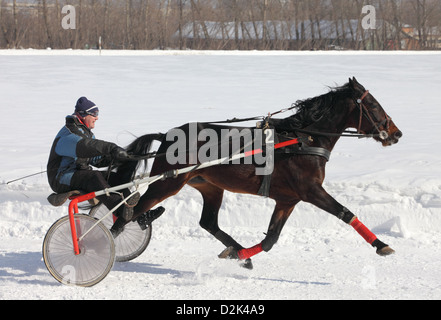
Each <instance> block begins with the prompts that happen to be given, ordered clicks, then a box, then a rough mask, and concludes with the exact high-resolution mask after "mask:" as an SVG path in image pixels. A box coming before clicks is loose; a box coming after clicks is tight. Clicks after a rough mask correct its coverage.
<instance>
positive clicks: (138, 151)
mask: <svg viewBox="0 0 441 320" xmlns="http://www.w3.org/2000/svg"><path fill="white" fill-rule="evenodd" d="M164 136H165V135H164V134H163V133H151V134H146V135H144V136H142V137H139V138H137V139H136V140H135V141H133V142H132V143H131V144H130V145H129V146H128V147H127V148H126V150H127V152H128V153H131V154H133V155H137V156H142V155H145V154H147V153H149V152H150V149H151V148H152V144H153V141H159V142H161V141H162V139H163V138H164Z"/></svg>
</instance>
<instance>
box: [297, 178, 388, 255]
mask: <svg viewBox="0 0 441 320" xmlns="http://www.w3.org/2000/svg"><path fill="white" fill-rule="evenodd" d="M305 201H307V202H309V203H311V204H314V205H315V206H317V207H319V208H320V209H322V210H325V211H327V212H329V213H331V214H332V215H334V216H336V217H337V218H338V219H340V220H342V221H343V222H345V223H347V224H349V225H350V226H351V227H353V228H354V229H355V231H357V232H358V233H359V234H360V235H361V236H362V237H363V239H365V240H366V242H368V243H369V244H370V245H372V246H373V247H375V248H377V254H379V255H381V256H387V255H390V254H392V253H394V252H395V251H394V250H392V249H391V248H390V247H389V246H388V245H387V244H385V243H383V242H382V241H380V240H379V239H378V238H377V236H376V235H375V234H373V233H372V232H371V231H370V230H369V229H368V228H367V227H366V226H365V225H364V224H363V223H362V222H361V221H360V220H359V219H358V218H357V217H356V216H355V215H354V214H353V213H352V212H351V211H349V209H347V208H346V207H344V206H343V205H341V204H340V203H338V201H337V200H335V199H334V198H333V197H332V196H330V195H329V194H328V193H327V192H326V191H325V189H323V187H322V186H318V187H316V188H314V189H313V190H309V192H308V195H307V197H306V199H305Z"/></svg>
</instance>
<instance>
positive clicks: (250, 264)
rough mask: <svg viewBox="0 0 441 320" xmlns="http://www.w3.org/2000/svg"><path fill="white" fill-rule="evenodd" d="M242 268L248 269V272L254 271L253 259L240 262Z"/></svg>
mask: <svg viewBox="0 0 441 320" xmlns="http://www.w3.org/2000/svg"><path fill="white" fill-rule="evenodd" d="M240 266H241V267H242V268H245V269H248V270H253V262H252V261H251V259H246V260H241V261H240Z"/></svg>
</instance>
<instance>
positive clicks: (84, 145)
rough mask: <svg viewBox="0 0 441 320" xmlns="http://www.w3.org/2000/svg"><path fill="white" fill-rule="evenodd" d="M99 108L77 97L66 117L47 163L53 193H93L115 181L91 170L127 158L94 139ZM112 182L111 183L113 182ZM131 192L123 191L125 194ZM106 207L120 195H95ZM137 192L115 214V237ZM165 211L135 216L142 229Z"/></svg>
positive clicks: (127, 218)
mask: <svg viewBox="0 0 441 320" xmlns="http://www.w3.org/2000/svg"><path fill="white" fill-rule="evenodd" d="M98 115H99V109H98V107H97V106H96V105H95V103H93V102H92V101H90V100H88V99H87V98H86V97H81V98H79V99H78V101H77V103H76V105H75V111H74V113H73V114H72V115H68V116H67V117H66V125H65V126H64V127H63V128H62V129H61V130H60V131H59V132H58V134H57V136H56V137H55V140H54V142H53V144H52V149H51V151H50V155H49V161H48V164H47V176H48V180H49V184H50V186H51V188H52V190H53V191H54V192H56V193H66V192H69V191H73V190H82V191H84V192H87V193H89V192H95V191H98V190H104V189H106V188H110V187H111V185H117V184H118V177H117V174H116V173H112V175H111V177H110V180H109V181H110V183H109V182H107V180H106V179H105V176H104V175H105V173H104V172H102V171H98V170H92V167H91V166H94V167H97V168H101V167H107V166H109V165H110V163H111V161H112V159H115V160H117V161H128V160H129V155H128V153H127V151H126V150H125V149H123V148H121V147H119V146H118V145H116V144H114V143H112V142H106V141H103V140H98V139H95V135H94V134H93V133H92V131H91V130H92V129H94V128H95V123H96V121H98V119H99V118H98ZM113 182H114V183H113ZM129 194H130V191H129V190H128V189H126V190H123V195H124V197H127V196H128V195H129ZM97 198H98V200H100V201H101V202H102V203H103V204H104V205H105V206H106V207H107V208H108V209H109V210H111V209H112V208H114V207H115V206H116V205H118V204H119V203H120V202H121V201H122V198H121V195H119V194H115V193H111V194H110V195H109V196H107V195H103V196H99V197H97ZM139 198H140V195H139V193H138V194H136V195H134V196H132V197H131V198H130V199H129V200H127V202H126V204H125V205H124V206H121V207H119V208H118V209H117V210H116V212H115V213H114V214H115V215H116V216H117V217H118V219H117V221H116V222H115V224H114V226H113V227H112V229H111V231H112V234H113V235H114V237H116V236H118V234H119V233H120V232H121V231H122V228H121V226H123V225H124V224H125V223H126V222H128V221H130V220H131V219H132V217H133V207H134V206H135V205H136V204H137V203H138V201H139ZM163 212H164V208H162V207H159V208H157V209H155V210H151V211H149V212H147V213H145V214H144V215H141V216H140V218H139V219H138V221H139V222H142V225H141V228H145V226H146V224H150V223H151V222H153V220H155V219H156V218H158V217H159V216H160V215H161V214H162V213H163Z"/></svg>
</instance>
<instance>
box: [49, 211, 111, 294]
mask: <svg viewBox="0 0 441 320" xmlns="http://www.w3.org/2000/svg"><path fill="white" fill-rule="evenodd" d="M96 223H97V220H96V219H95V218H93V217H90V216H88V215H82V214H78V215H75V226H76V230H77V237H78V238H81V236H82V235H83V234H85V233H86V232H88V233H87V235H86V236H85V237H84V238H83V239H81V240H80V241H79V249H80V254H79V255H75V253H74V249H73V244H72V235H71V229H70V222H69V217H68V216H66V217H63V218H61V219H59V220H58V221H56V222H55V223H54V224H53V225H52V226H51V227H50V229H49V231H48V232H47V234H46V237H45V238H44V241H43V260H44V263H45V264H46V267H47V269H48V270H49V272H50V274H51V275H52V276H53V277H54V278H55V279H56V280H58V281H59V282H61V283H63V284H67V285H74V286H81V287H91V286H93V285H95V284H97V283H98V282H100V281H101V280H103V279H104V278H105V277H106V276H107V274H108V273H109V272H110V270H111V269H112V267H113V264H114V262H115V244H114V241H113V237H112V234H111V233H110V231H109V230H108V229H107V228H106V227H105V226H104V225H103V224H102V223H98V224H97V225H96V226H95V227H93V226H94V225H95V224H96ZM92 227H93V228H92ZM91 228H92V229H91ZM89 230H90V231H89Z"/></svg>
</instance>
